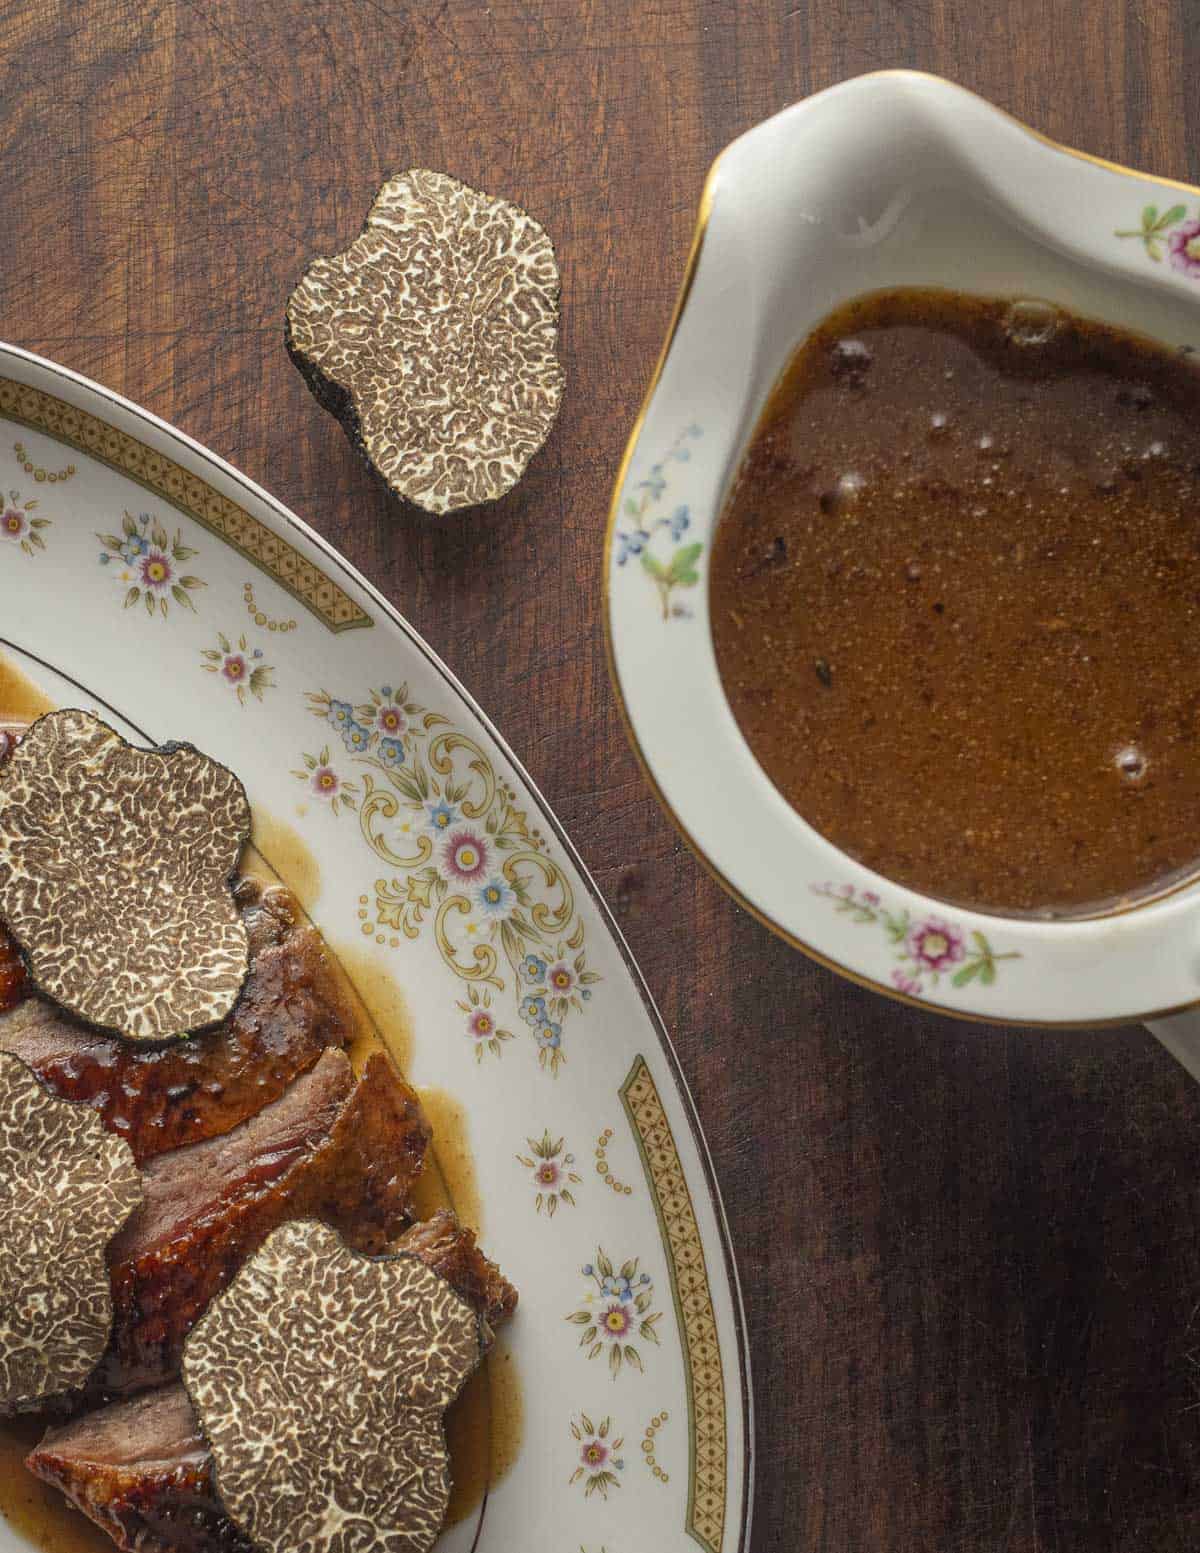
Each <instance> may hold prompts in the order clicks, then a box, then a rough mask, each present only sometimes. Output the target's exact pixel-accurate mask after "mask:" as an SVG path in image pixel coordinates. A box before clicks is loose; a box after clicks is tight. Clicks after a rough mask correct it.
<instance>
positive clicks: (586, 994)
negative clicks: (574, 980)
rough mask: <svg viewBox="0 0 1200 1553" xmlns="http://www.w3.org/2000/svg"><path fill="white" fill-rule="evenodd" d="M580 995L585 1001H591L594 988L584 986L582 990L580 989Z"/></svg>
mask: <svg viewBox="0 0 1200 1553" xmlns="http://www.w3.org/2000/svg"><path fill="white" fill-rule="evenodd" d="M579 996H580V997H581V998H582V999H583V1001H584V1002H585V1003H588V1002H590V1001H591V997H592V989H591V988H590V987H584V988H582V990H581V991H580V994H579Z"/></svg>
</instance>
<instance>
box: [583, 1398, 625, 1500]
mask: <svg viewBox="0 0 1200 1553" xmlns="http://www.w3.org/2000/svg"><path fill="white" fill-rule="evenodd" d="M571 1433H572V1435H573V1436H574V1437H575V1443H576V1444H577V1445H578V1446H579V1462H578V1465H577V1466H576V1468H575V1470H574V1472H572V1474H571V1477H570V1481H571V1482H572V1483H578V1482H579V1481H580V1479H582V1480H583V1494H584V1498H585V1499H590V1498H591V1496H592V1495H593V1494H599V1495H600V1497H601V1499H607V1498H608V1491H609V1489H610V1488H620V1486H621V1480H620V1478H619V1477H618V1476H617V1473H618V1472H624V1470H625V1463H624V1461H623V1460H622V1459H621V1455H620V1450H621V1447H622V1445H624V1443H625V1441H624V1439H623V1438H622V1437H621V1436H620V1435H618V1436H617V1437H616V1438H615V1439H610V1438H609V1436H610V1435H611V1434H612V1419H611V1418H602V1419H601V1420H600V1423H599V1426H597V1425H596V1424H593V1423H592V1420H591V1419H590V1418H589V1417H588V1415H587V1414H586V1413H580V1415H579V1417H578V1418H577V1419H576V1418H573V1419H572V1420H571Z"/></svg>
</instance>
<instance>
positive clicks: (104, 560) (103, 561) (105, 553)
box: [100, 550, 109, 566]
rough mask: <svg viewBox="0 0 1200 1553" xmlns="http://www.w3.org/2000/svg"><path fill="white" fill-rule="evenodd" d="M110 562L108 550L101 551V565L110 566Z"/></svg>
mask: <svg viewBox="0 0 1200 1553" xmlns="http://www.w3.org/2000/svg"><path fill="white" fill-rule="evenodd" d="M108 560H109V556H108V551H107V550H101V552H100V565H101V566H107V565H108Z"/></svg>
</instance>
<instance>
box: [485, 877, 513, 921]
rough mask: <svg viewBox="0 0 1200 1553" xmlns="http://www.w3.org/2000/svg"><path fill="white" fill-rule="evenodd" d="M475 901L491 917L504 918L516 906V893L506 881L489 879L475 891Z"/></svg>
mask: <svg viewBox="0 0 1200 1553" xmlns="http://www.w3.org/2000/svg"><path fill="white" fill-rule="evenodd" d="M475 899H476V900H477V901H478V902H479V905H480V906H481V907H482V908H483V910H484V911H486V912H487V914H488V915H489V916H491V917H506V916H507V915H508V914H509V912H510V911H511V910H512V909H513V907H514V906H515V905H516V904H517V892H516V891H515V890H514V889H513V887H512V885H511V884H509V883H508V881H507V880H506V879H489V880H488V881H487V883H486V884H481V885H480V886H479V888H478V889H477V890H476V891H475Z"/></svg>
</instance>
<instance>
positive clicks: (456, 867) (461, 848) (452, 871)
mask: <svg viewBox="0 0 1200 1553" xmlns="http://www.w3.org/2000/svg"><path fill="white" fill-rule="evenodd" d="M442 866H443V868H444V869H445V871H446V873H447V874H449V876H450V877H451V878H452V879H457V880H459V881H460V882H461V883H463V884H476V883H477V882H478V881H479V880H480V879H482V878H483V876H484V875H485V874H486V873H487V867H488V848H487V842H486V841H484V840H483V839H482V838H481V837H479V836H477V835H476V834H475V832H474V831H471V830H456V831H455V832H454V834H453V835H452V836H450V837H449V838H448V839H447V841H446V844H445V846H444V847H443V848H442Z"/></svg>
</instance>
